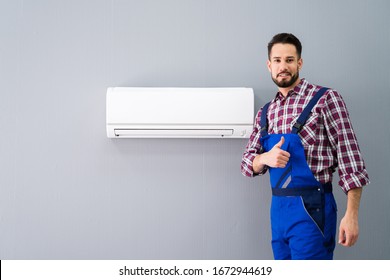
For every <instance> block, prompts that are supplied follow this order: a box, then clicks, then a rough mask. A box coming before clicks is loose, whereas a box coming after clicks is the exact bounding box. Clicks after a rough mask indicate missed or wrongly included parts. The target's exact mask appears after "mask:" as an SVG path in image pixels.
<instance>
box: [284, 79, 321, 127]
mask: <svg viewBox="0 0 390 280" xmlns="http://www.w3.org/2000/svg"><path fill="white" fill-rule="evenodd" d="M327 90H328V88H326V87H322V88H321V89H320V90H319V91H318V92H317V93H316V94H315V95H314V96H313V98H312V99H311V100H310V101H309V104H307V106H306V107H305V109H303V111H302V113H301V115H300V116H299V117H298V119H297V121H296V122H295V124H294V126H293V128H292V130H291V133H293V134H298V132H299V131H300V130H301V129H302V126H303V125H304V124H305V123H306V121H307V118H308V117H309V114H310V112H311V110H312V109H313V107H314V106H315V105H316V104H317V102H318V100H319V99H320V98H321V96H323V95H324V93H325V92H326V91H327Z"/></svg>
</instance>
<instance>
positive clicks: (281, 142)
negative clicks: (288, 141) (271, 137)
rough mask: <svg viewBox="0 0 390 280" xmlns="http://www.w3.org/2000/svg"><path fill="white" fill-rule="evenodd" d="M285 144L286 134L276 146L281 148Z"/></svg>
mask: <svg viewBox="0 0 390 280" xmlns="http://www.w3.org/2000/svg"><path fill="white" fill-rule="evenodd" d="M283 144H284V136H282V138H280V141H279V142H278V143H276V145H275V147H278V148H281V147H282V145H283Z"/></svg>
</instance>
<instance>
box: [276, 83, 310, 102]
mask: <svg viewBox="0 0 390 280" xmlns="http://www.w3.org/2000/svg"><path fill="white" fill-rule="evenodd" d="M307 84H308V82H307V81H306V79H305V78H302V79H301V81H300V82H299V84H297V85H296V86H295V87H294V88H293V89H291V90H290V91H289V92H288V93H287V97H290V96H292V95H297V94H298V95H302V96H303V95H304V93H305V88H306V86H307ZM287 97H286V98H287ZM283 99H284V96H283V94H282V93H281V92H280V91H278V92H277V93H276V96H275V101H276V100H283Z"/></svg>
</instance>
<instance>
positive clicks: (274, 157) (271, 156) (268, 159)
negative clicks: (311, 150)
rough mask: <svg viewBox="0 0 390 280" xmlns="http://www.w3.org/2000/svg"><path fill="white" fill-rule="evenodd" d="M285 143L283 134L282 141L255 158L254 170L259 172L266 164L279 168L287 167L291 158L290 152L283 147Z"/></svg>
mask: <svg viewBox="0 0 390 280" xmlns="http://www.w3.org/2000/svg"><path fill="white" fill-rule="evenodd" d="M283 144H284V137H283V136H282V138H281V139H280V141H279V142H278V143H276V144H275V146H273V148H272V149H271V150H270V151H269V152H266V153H262V154H260V155H258V156H256V157H255V159H254V160H253V170H254V171H255V172H256V173H259V172H260V171H261V170H262V169H263V168H264V166H265V165H267V166H269V167H278V168H284V167H286V165H287V162H288V160H289V159H290V153H289V152H286V151H284V150H282V149H281V148H282V145H283Z"/></svg>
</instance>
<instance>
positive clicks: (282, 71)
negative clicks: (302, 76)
mask: <svg viewBox="0 0 390 280" xmlns="http://www.w3.org/2000/svg"><path fill="white" fill-rule="evenodd" d="M302 64H303V61H302V58H298V54H297V50H296V48H295V46H294V45H292V44H275V45H274V46H273V47H272V49H271V53H270V58H269V60H268V61H267V66H268V70H269V71H270V72H271V78H272V80H273V81H274V83H275V84H276V85H277V86H278V87H279V88H290V87H293V86H295V85H296V84H298V83H299V81H298V78H299V70H300V69H301V67H302Z"/></svg>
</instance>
